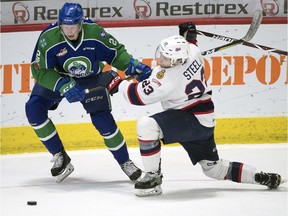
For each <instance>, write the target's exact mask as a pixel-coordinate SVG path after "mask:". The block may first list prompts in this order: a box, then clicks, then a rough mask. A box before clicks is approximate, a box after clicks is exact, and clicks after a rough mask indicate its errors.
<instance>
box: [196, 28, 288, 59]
mask: <svg viewBox="0 0 288 216" xmlns="http://www.w3.org/2000/svg"><path fill="white" fill-rule="evenodd" d="M197 34H199V35H202V36H205V37H210V38H214V39H217V40H222V41H227V42H230V43H232V42H234V41H236V40H237V39H235V38H231V37H227V36H223V35H219V34H214V33H210V32H205V31H200V30H197ZM242 45H244V46H248V47H252V48H256V49H261V50H264V51H269V52H274V53H277V54H280V55H286V56H287V55H288V52H287V51H284V50H279V49H275V48H272V47H268V46H265V45H260V44H256V43H251V42H248V41H243V43H242ZM218 51H219V50H218ZM206 52H207V51H206ZM211 53H213V52H211ZM202 55H203V54H202ZM206 55H207V54H206Z"/></svg>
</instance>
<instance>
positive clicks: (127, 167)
mask: <svg viewBox="0 0 288 216" xmlns="http://www.w3.org/2000/svg"><path fill="white" fill-rule="evenodd" d="M121 168H122V170H123V171H124V172H125V173H126V174H127V175H132V174H133V173H134V172H135V171H137V170H138V168H137V167H136V166H135V164H134V163H133V162H132V161H131V160H128V161H126V162H125V163H124V164H121Z"/></svg>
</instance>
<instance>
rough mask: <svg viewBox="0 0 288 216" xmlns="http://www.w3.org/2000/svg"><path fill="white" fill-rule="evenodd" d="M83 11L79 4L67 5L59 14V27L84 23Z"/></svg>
mask: <svg viewBox="0 0 288 216" xmlns="http://www.w3.org/2000/svg"><path fill="white" fill-rule="evenodd" d="M82 20H83V9H82V6H81V5H80V4H78V3H68V2H67V3H65V4H64V5H63V7H62V8H61V9H60V12H59V25H76V24H80V25H81V23H82Z"/></svg>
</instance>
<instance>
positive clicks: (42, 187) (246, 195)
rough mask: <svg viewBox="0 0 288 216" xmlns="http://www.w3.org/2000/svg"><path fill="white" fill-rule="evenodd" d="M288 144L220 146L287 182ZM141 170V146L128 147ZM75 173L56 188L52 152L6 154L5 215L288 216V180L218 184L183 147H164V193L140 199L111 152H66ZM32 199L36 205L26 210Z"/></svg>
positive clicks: (234, 158)
mask: <svg viewBox="0 0 288 216" xmlns="http://www.w3.org/2000/svg"><path fill="white" fill-rule="evenodd" d="M287 149H288V145H287V144H267V145H266V144H261V145H256V144H253V145H219V146H218V151H219V155H220V157H221V158H225V159H227V160H231V161H240V162H244V163H246V164H249V165H253V166H255V167H257V168H258V169H259V170H263V171H267V172H277V173H280V174H281V175H283V176H284V177H287V173H288V169H287V167H288V166H287ZM129 152H130V156H131V159H132V160H134V161H135V162H136V163H137V164H138V165H139V166H140V167H141V168H142V167H143V166H142V162H141V157H140V153H139V150H138V149H136V148H135V149H134V148H131V149H129ZM68 154H69V155H70V157H71V158H72V163H73V165H74V167H75V171H74V172H73V173H72V174H71V175H70V176H69V177H68V178H67V179H66V180H64V181H63V182H62V183H60V184H57V183H56V182H55V179H54V178H52V177H51V175H50V168H51V166H52V164H51V163H50V162H49V161H50V159H51V156H50V154H48V153H36V154H34V153H33V154H20V155H1V210H0V211H1V216H20V215H27V216H28V215H29V216H39V215H41V216H46V215H47V216H51V215H53V216H58V215H63V216H80V215H82V216H90V215H99V216H110V215H111V216H122V215H123V216H124V215H125V216H129V215H131V216H150V215H151V216H152V215H153V216H161V215H163V216H164V215H165V216H188V215H189V216H194V215H195V216H202V215H203V216H209V215H213V216H218V215H219V216H226V215H227V216H228V215H229V216H259V215H261V216H287V215H288V214H287V213H288V211H287V208H288V207H287V201H288V197H287V191H288V190H287V183H285V184H283V185H282V186H281V187H279V189H278V190H273V191H271V190H268V189H267V188H266V187H264V186H259V185H251V184H238V183H233V182H230V181H217V180H213V179H209V178H208V177H206V176H205V175H204V174H203V173H202V170H201V167H200V166H199V165H196V166H193V165H192V163H191V162H190V160H189V158H188V156H187V153H186V152H185V151H184V149H182V148H181V147H166V146H165V147H162V171H163V174H164V178H163V184H162V189H163V194H162V195H160V196H155V197H144V198H140V197H136V196H135V195H134V184H133V183H132V182H130V181H129V180H128V178H127V177H126V176H125V174H124V173H123V172H122V170H121V169H120V167H119V165H118V164H117V163H116V162H115V160H114V159H113V157H112V155H111V153H110V152H109V151H108V150H89V151H68ZM27 201H37V205H36V206H28V205H27Z"/></svg>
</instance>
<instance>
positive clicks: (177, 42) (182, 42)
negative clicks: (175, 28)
mask: <svg viewBox="0 0 288 216" xmlns="http://www.w3.org/2000/svg"><path fill="white" fill-rule="evenodd" d="M159 53H161V54H162V55H163V56H165V57H166V58H169V59H171V66H175V65H176V64H177V63H181V64H182V63H184V62H185V61H186V60H187V59H188V58H189V56H190V55H191V52H190V46H189V43H188V42H187V41H186V39H185V38H184V37H182V36H180V35H176V36H172V37H169V38H166V39H164V40H162V41H161V42H160V45H159V46H158V48H157V50H156V56H158V54H159Z"/></svg>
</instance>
